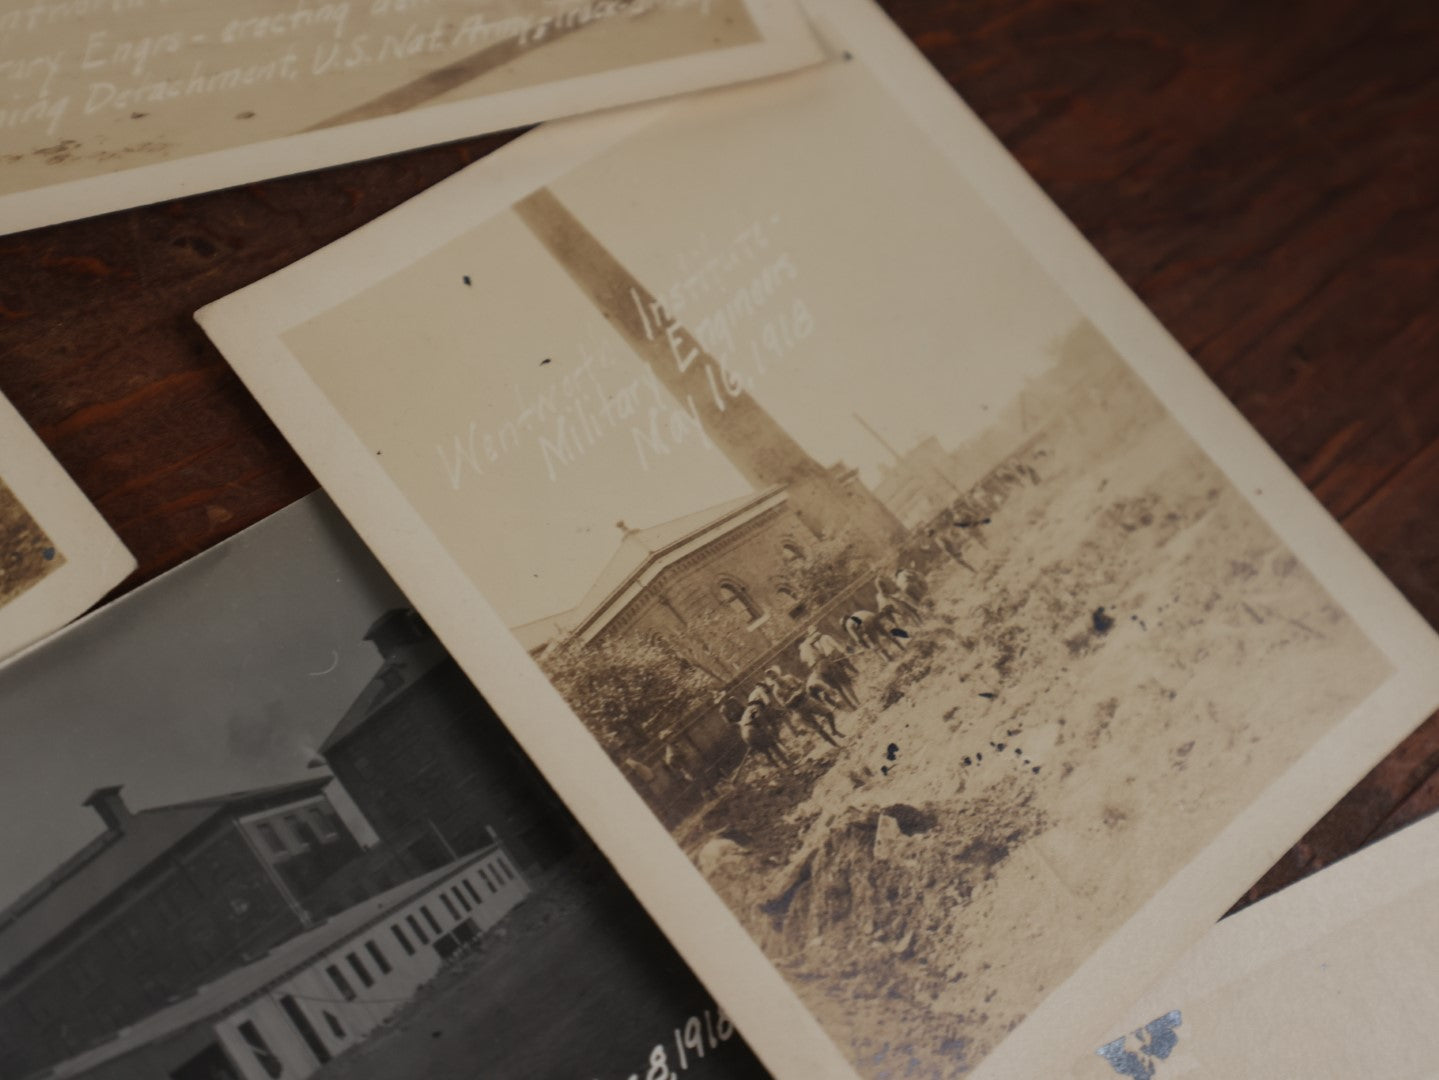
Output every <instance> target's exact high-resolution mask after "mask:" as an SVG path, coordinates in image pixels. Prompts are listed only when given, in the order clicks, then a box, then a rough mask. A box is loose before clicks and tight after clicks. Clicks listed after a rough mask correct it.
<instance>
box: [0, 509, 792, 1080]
mask: <svg viewBox="0 0 1439 1080" xmlns="http://www.w3.org/2000/svg"><path fill="white" fill-rule="evenodd" d="M217 611H223V612H224V613H225V614H226V616H227V617H226V618H215V617H214V613H215V612H217ZM0 703H3V706H4V714H5V718H6V724H5V725H4V726H3V729H0V807H3V809H4V810H5V814H4V818H5V821H6V822H7V823H8V824H6V825H5V826H4V827H0V851H3V854H4V858H3V860H0V1073H3V1075H5V1076H6V1077H15V1078H22V1077H40V1076H47V1077H75V1078H81V1077H83V1078H86V1080H154V1078H156V1077H162V1078H163V1077H171V1078H174V1080H300V1078H303V1077H312V1076H313V1077H320V1078H331V1080H333V1078H337V1077H344V1078H347V1080H372V1078H373V1080H380V1078H388V1077H396V1076H401V1077H406V1076H442V1075H453V1076H459V1075H487V1076H490V1075H492V1076H561V1075H573V1076H581V1075H583V1076H590V1077H595V1078H597V1080H624V1078H625V1077H627V1076H629V1075H631V1074H632V1073H634V1072H636V1071H640V1072H641V1073H642V1072H643V1071H644V1069H645V1068H646V1067H647V1063H648V1062H649V1061H650V1060H651V1059H652V1058H655V1057H663V1058H665V1059H667V1060H668V1059H674V1060H676V1061H679V1060H684V1061H685V1062H686V1068H685V1075H687V1076H690V1075H693V1076H696V1077H700V1078H710V1080H721V1078H736V1080H737V1078H741V1077H744V1078H755V1080H759V1078H763V1077H764V1076H765V1073H764V1071H763V1069H762V1068H761V1067H760V1066H759V1065H758V1063H757V1062H756V1061H755V1060H754V1058H753V1057H752V1055H750V1053H749V1052H748V1050H747V1049H746V1048H745V1046H744V1044H743V1043H742V1042H741V1041H740V1039H739V1038H738V1037H737V1036H736V1035H735V1033H734V1030H733V1026H732V1025H731V1024H730V1022H729V1020H728V1019H727V1018H726V1017H725V1016H724V1015H723V1014H722V1013H721V1012H720V1011H719V1010H718V1009H717V1008H716V1007H715V1006H714V1004H713V1003H712V1002H711V1001H710V1000H709V998H708V997H707V995H706V994H705V993H704V991H703V990H702V989H701V988H700V986H699V985H698V984H697V983H696V982H695V980H694V978H693V976H691V975H690V974H689V972H688V971H687V970H686V969H685V967H684V965H683V964H682V963H681V962H680V961H679V960H678V958H677V957H675V955H674V953H673V950H672V949H671V948H670V947H669V946H668V944H667V943H666V942H665V941H664V939H663V937H662V936H661V935H659V934H658V933H657V932H656V930H655V929H654V927H653V925H652V924H651V923H650V922H649V920H648V919H647V918H646V916H645V915H644V913H643V911H642V909H640V908H639V906H638V905H637V904H636V903H635V901H634V900H633V898H632V897H631V896H630V895H629V894H628V893H627V892H626V891H625V889H624V887H623V886H622V885H621V884H620V883H619V881H618V880H617V879H616V878H615V876H614V874H613V872H612V871H611V869H610V868H609V866H608V864H607V863H606V862H605V861H604V859H603V858H602V857H601V856H600V855H599V853H598V852H597V851H596V850H595V849H594V847H593V845H592V844H591V843H590V842H589V841H588V839H587V838H586V837H585V835H584V834H583V832H582V831H581V830H580V829H579V828H578V826H576V825H575V823H574V822H573V820H572V819H570V818H569V817H568V815H567V814H566V813H565V811H564V810H563V808H562V807H561V805H560V804H559V803H558V801H557V800H556V799H555V798H554V796H553V794H552V793H551V792H550V791H549V789H548V788H547V787H546V786H545V785H544V783H543V781H541V780H540V779H539V778H538V776H537V775H536V774H535V772H534V770H533V767H532V766H531V765H530V764H529V762H528V760H527V759H526V758H525V757H524V756H523V754H522V753H520V751H519V750H518V749H517V748H516V747H515V745H514V743H513V740H512V739H510V737H509V736H508V735H507V734H506V732H505V731H504V729H503V727H502V726H500V725H499V723H498V721H497V720H496V719H495V717H494V715H493V713H491V712H490V711H489V709H488V706H487V705H486V704H485V702H484V700H483V699H482V698H481V697H480V696H479V694H478V693H477V692H476V691H475V690H474V688H473V687H472V686H471V685H470V683H469V682H468V681H467V680H466V679H465V677H464V675H463V674H462V673H461V672H460V671H459V669H458V667H457V666H456V665H455V664H454V662H453V661H452V660H451V659H450V658H449V657H448V656H447V655H446V653H445V651H444V649H443V648H441V647H440V646H439V645H438V643H437V642H436V641H435V639H434V636H433V634H432V633H431V632H430V631H429V628H428V627H427V626H426V625H425V623H424V621H423V620H422V619H420V618H419V617H418V616H417V615H416V614H415V613H414V611H413V610H412V609H411V608H410V607H409V606H408V604H407V602H406V601H405V599H404V597H403V596H402V595H400V594H399V592H398V590H396V589H395V587H394V586H393V584H391V583H390V582H389V580H388V579H387V578H386V577H385V575H384V573H383V571H381V570H380V569H379V568H378V567H377V566H376V565H375V564H374V562H373V560H372V559H371V558H370V557H369V555H368V553H366V552H365V551H364V549H363V547H362V546H361V545H360V544H359V542H358V540H356V538H355V537H354V536H353V534H352V533H350V532H349V531H348V530H347V529H346V527H345V526H344V524H343V522H342V521H341V520H340V519H339V517H338V515H337V514H336V513H335V512H334V510H333V508H332V507H330V506H329V505H328V504H327V503H325V502H324V501H323V500H322V499H320V498H318V497H317V498H314V499H311V500H308V501H307V502H305V503H303V504H301V505H298V506H295V507H292V508H291V509H289V510H287V511H285V512H284V513H282V514H281V515H277V516H276V517H275V518H273V519H270V520H268V521H266V522H264V523H262V524H261V525H259V526H257V527H255V528H254V529H252V530H250V531H248V532H247V533H245V534H243V535H242V536H240V537H238V538H236V539H235V540H233V541H230V542H228V543H226V544H225V545H223V546H222V547H221V548H219V549H216V550H215V551H213V552H210V553H207V554H206V555H205V556H202V557H200V558H198V559H197V560H195V561H194V562H192V563H190V564H187V565H186V566H184V567H182V568H181V569H179V570H177V571H175V572H174V573H173V574H171V575H169V576H168V577H166V578H164V579H161V580H160V581H158V582H157V583H156V584H154V585H152V586H150V587H149V588H147V589H146V590H144V591H143V592H141V593H136V594H132V595H131V596H130V597H128V598H126V599H124V600H122V601H120V602H117V604H115V605H114V606H112V607H110V608H107V609H106V610H105V611H103V612H101V613H100V614H99V615H97V616H96V617H94V618H92V619H90V620H88V621H87V622H85V623H84V624H82V625H80V626H77V627H76V628H74V629H73V630H71V631H70V632H69V633H67V634H65V635H62V636H60V637H57V638H56V639H54V640H52V641H51V642H49V643H47V644H46V645H45V646H43V647H41V648H40V649H37V650H34V651H32V652H30V653H28V654H27V655H26V656H24V657H21V658H19V659H18V660H16V661H14V662H13V663H12V664H11V665H9V666H8V667H5V668H0ZM57 735H59V736H60V737H58V738H57Z"/></svg>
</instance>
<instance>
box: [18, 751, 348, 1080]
mask: <svg viewBox="0 0 1439 1080" xmlns="http://www.w3.org/2000/svg"><path fill="white" fill-rule="evenodd" d="M331 782H332V781H331V778H330V777H329V776H324V777H316V778H315V779H311V780H304V781H300V782H298V783H293V784H285V785H281V786H278V787H273V788H267V789H263V790H259V791H248V792H239V793H235V794H231V795H224V796H219V797H216V798H213V799H206V800H200V801H197V802H190V803H183V804H178V805H172V806H162V807H156V808H152V809H148V810H142V811H139V812H132V811H131V810H130V808H129V807H128V806H127V805H126V804H125V800H124V799H123V797H122V795H121V790H120V788H118V787H109V788H101V789H100V790H98V791H96V792H95V793H94V794H92V795H91V796H90V798H89V799H87V800H86V805H88V806H90V807H92V808H93V809H94V810H95V811H96V813H97V814H98V815H99V817H100V819H101V821H102V822H103V824H104V826H105V831H104V833H102V834H101V835H100V836H99V837H97V838H96V839H95V840H94V841H92V842H91V843H90V844H88V845H87V846H86V847H85V848H84V849H82V850H81V851H80V852H79V853H77V854H76V855H75V856H73V857H72V858H71V859H69V860H68V861H66V862H65V863H64V864H62V865H61V866H60V867H59V868H58V869H56V870H55V871H54V872H52V873H51V874H49V875H48V876H47V877H46V878H45V880H43V881H41V882H40V883H39V884H37V885H36V886H35V887H33V888H32V889H30V890H29V891H28V892H27V893H25V894H24V895H23V896H21V897H20V898H19V899H18V900H16V901H15V902H14V903H12V904H11V905H10V906H9V907H8V908H7V909H6V910H5V911H4V912H0V1075H3V1076H6V1077H21V1076H26V1075H28V1074H30V1073H32V1072H35V1071H36V1070H38V1069H41V1068H43V1067H45V1066H46V1065H49V1064H51V1063H53V1062H56V1061H59V1060H62V1059H64V1058H66V1057H69V1056H72V1055H74V1054H75V1053H77V1052H79V1051H81V1050H84V1049H85V1048H87V1047H89V1046H91V1045H93V1044H94V1043H96V1042H97V1041H100V1040H103V1039H105V1038H107V1037H108V1036H110V1035H111V1034H112V1033H113V1032H115V1031H116V1030H118V1029H120V1028H122V1027H124V1026H125V1025H128V1024H131V1023H133V1022H134V1021H136V1020H137V1019H139V1018H141V1017H144V1016H145V1015H147V1014H149V1013H151V1012H153V1011H155V1010H156V1009H159V1008H162V1007H164V1006H165V1005H166V1004H167V1003H169V1002H170V1001H171V1000H173V999H174V998H175V997H176V996H177V995H183V994H185V993H188V992H189V991H191V990H193V989H194V988H195V987H196V986H199V985H200V984H202V983H204V982H206V981H207V980H209V979H212V978H214V977H215V976H216V975H217V974H219V973H222V972H224V971H226V970H229V969H230V968H233V967H235V966H236V965H237V964H242V963H245V962H246V961H248V960H250V959H252V958H254V957H257V956H260V955H262V954H264V953H265V952H266V951H267V950H268V949H270V948H271V947H273V946H274V945H276V944H278V943H279V942H282V941H285V940H286V939H288V938H291V937H294V936H295V935H297V934H299V933H302V932H303V931H304V930H305V929H306V928H307V926H308V925H309V924H310V923H311V922H312V921H313V919H312V917H311V915H310V913H309V911H308V910H307V909H306V907H305V903H306V900H307V899H308V897H309V895H310V893H311V892H312V890H313V887H314V886H315V885H317V884H318V883H319V882H320V881H321V880H322V879H323V878H324V877H325V876H327V875H328V874H329V873H331V872H333V870H334V869H335V868H338V867H340V866H342V865H344V864H345V863H347V862H349V861H350V860H352V859H355V858H356V857H358V856H359V854H360V848H359V845H358V843H357V842H356V840H355V838H354V836H353V835H351V833H350V832H349V830H347V829H346V828H345V826H344V825H343V823H341V821H340V819H339V817H338V815H336V814H335V812H334V810H333V809H332V808H331V807H330V805H329V803H328V801H327V800H326V798H325V796H324V793H323V789H324V788H325V786H326V785H327V784H329V783H331Z"/></svg>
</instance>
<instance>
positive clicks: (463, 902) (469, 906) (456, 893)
mask: <svg viewBox="0 0 1439 1080" xmlns="http://www.w3.org/2000/svg"><path fill="white" fill-rule="evenodd" d="M450 895H451V896H453V897H454V898H455V899H456V900H458V901H459V902H460V907H462V908H464V909H465V910H466V911H474V910H475V909H474V906H473V905H472V904H471V903H470V902H469V901H468V900H466V899H465V894H464V893H462V892H461V891H460V887H459V886H458V885H456V886H455V887H454V888H453V889H451V890H450Z"/></svg>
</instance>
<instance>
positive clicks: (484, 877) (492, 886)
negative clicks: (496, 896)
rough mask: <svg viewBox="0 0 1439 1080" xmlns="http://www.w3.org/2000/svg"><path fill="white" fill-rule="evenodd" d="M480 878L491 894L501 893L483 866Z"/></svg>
mask: <svg viewBox="0 0 1439 1080" xmlns="http://www.w3.org/2000/svg"><path fill="white" fill-rule="evenodd" d="M480 878H481V879H482V880H483V881H484V883H485V887H486V888H488V889H489V890H490V892H492V893H496V892H499V891H500V890H499V889H497V888H495V883H494V882H493V881H491V880H490V872H489V871H488V870H486V869H485V868H484V867H483V866H482V867H480Z"/></svg>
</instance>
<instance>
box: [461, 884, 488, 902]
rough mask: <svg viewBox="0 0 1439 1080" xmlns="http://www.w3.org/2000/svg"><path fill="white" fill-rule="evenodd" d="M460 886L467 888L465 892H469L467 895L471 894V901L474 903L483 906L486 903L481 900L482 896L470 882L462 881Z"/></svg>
mask: <svg viewBox="0 0 1439 1080" xmlns="http://www.w3.org/2000/svg"><path fill="white" fill-rule="evenodd" d="M460 884H461V885H463V886H464V887H465V892H467V893H469V894H470V899H471V900H473V901H474V902H475V903H477V904H483V903H484V900H482V899H481V898H480V894H479V892H478V890H476V888H475V887H474V886H473V885H471V884H470V883H469V882H468V881H462V882H460Z"/></svg>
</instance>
